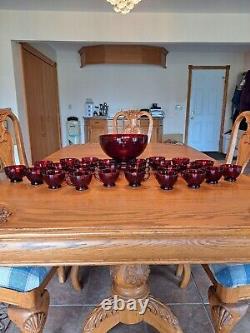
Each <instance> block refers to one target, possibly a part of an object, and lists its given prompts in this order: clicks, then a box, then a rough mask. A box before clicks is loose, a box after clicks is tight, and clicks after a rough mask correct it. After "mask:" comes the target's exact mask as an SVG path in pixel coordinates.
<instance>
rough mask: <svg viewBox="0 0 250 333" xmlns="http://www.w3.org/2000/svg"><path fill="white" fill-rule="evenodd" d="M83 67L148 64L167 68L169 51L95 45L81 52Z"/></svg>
mask: <svg viewBox="0 0 250 333" xmlns="http://www.w3.org/2000/svg"><path fill="white" fill-rule="evenodd" d="M79 54H80V57H81V67H84V66H86V65H96V64H146V65H156V66H161V67H163V68H166V57H167V54H168V51H167V50H166V49H165V48H164V47H158V46H149V45H108V44H105V45H94V46H84V47H82V48H81V49H80V50H79Z"/></svg>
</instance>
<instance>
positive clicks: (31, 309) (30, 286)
mask: <svg viewBox="0 0 250 333" xmlns="http://www.w3.org/2000/svg"><path fill="white" fill-rule="evenodd" d="M9 121H12V123H13V132H14V133H11V132H10V131H9V125H10V124H9ZM14 144H16V145H17V151H18V158H19V163H21V164H24V165H26V166H28V162H27V158H26V154H25V149H24V144H23V138H22V132H21V128H20V125H19V122H18V119H17V117H16V116H15V115H14V114H13V112H12V111H11V109H0V170H1V167H2V168H3V167H5V166H7V165H12V164H16V163H15V156H14ZM9 215H10V213H9V211H8V210H6V208H3V207H2V206H1V205H0V223H5V222H6V221H7V219H8V217H9ZM55 272H57V274H58V278H59V282H60V283H64V282H65V280H66V277H65V270H64V267H56V268H47V267H2V266H0V302H4V303H8V304H10V306H9V308H8V315H9V318H10V320H12V321H13V322H14V323H16V325H17V326H18V327H19V328H20V329H21V332H23V333H26V332H27V333H28V332H29V333H33V332H34V333H37V332H39V333H40V332H42V327H43V326H44V323H45V320H46V316H47V311H48V305H49V296H48V292H47V291H46V290H45V287H46V285H47V284H48V282H49V280H50V279H51V278H52V276H53V275H54V273H55ZM38 328H39V329H38Z"/></svg>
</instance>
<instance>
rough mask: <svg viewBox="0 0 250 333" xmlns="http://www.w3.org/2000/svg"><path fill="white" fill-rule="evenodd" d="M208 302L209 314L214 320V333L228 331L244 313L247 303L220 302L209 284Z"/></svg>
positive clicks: (213, 288) (230, 330)
mask: <svg viewBox="0 0 250 333" xmlns="http://www.w3.org/2000/svg"><path fill="white" fill-rule="evenodd" d="M208 298H209V304H210V308H211V314H212V318H213V322H214V327H215V333H230V332H232V330H233V328H234V327H235V325H236V324H237V323H238V322H239V321H240V320H241V318H242V317H243V316H244V315H245V314H246V312H247V309H248V304H246V303H236V304H226V303H222V302H221V300H220V299H219V297H218V296H217V295H216V290H215V287H214V286H211V287H210V288H209V291H208Z"/></svg>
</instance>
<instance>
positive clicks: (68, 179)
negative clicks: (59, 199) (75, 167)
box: [65, 174, 73, 186]
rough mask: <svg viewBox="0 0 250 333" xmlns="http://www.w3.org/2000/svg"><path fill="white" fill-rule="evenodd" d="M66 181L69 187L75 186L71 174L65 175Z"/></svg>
mask: <svg viewBox="0 0 250 333" xmlns="http://www.w3.org/2000/svg"><path fill="white" fill-rule="evenodd" d="M65 181H66V184H67V185H69V186H73V184H72V181H71V180H70V176H69V174H67V175H65Z"/></svg>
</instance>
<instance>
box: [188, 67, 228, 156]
mask: <svg viewBox="0 0 250 333" xmlns="http://www.w3.org/2000/svg"><path fill="white" fill-rule="evenodd" d="M229 71H230V66H229V65H228V66H192V65H190V66H189V78H188V98H187V113H186V126H185V143H186V144H188V145H189V146H191V147H193V148H195V149H198V150H200V151H206V152H209V151H214V152H216V151H220V152H221V151H222V150H223V149H222V147H223V132H224V120H225V111H226V103H227V91H228V79H229Z"/></svg>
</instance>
